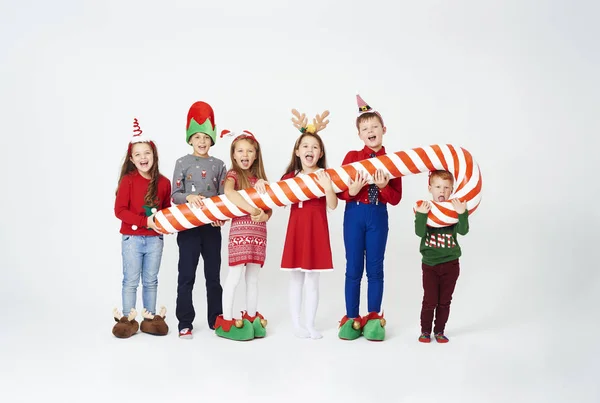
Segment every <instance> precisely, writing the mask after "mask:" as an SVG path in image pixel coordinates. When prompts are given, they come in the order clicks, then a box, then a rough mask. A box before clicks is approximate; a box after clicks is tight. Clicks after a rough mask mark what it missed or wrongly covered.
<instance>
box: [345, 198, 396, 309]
mask: <svg viewBox="0 0 600 403" xmlns="http://www.w3.org/2000/svg"><path fill="white" fill-rule="evenodd" d="M388 229H389V227H388V212H387V205H386V204H384V203H379V204H363V203H357V202H347V203H346V210H345V211H344V245H345V247H346V285H345V295H346V315H347V316H348V317H349V318H356V317H357V316H358V315H359V308H360V282H361V279H362V276H363V272H364V270H365V262H366V267H367V281H368V288H367V307H368V310H369V312H380V311H381V300H382V299H383V258H384V255H385V246H386V244H387V237H388Z"/></svg>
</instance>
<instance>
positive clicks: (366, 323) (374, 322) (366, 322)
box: [362, 312, 386, 341]
mask: <svg viewBox="0 0 600 403" xmlns="http://www.w3.org/2000/svg"><path fill="white" fill-rule="evenodd" d="M385 324H386V321H385V319H384V318H383V313H382V314H381V315H379V313H377V312H369V314H368V315H367V316H363V318H362V328H363V336H365V339H367V340H371V341H383V339H385Z"/></svg>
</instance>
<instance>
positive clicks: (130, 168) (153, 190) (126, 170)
mask: <svg viewBox="0 0 600 403" xmlns="http://www.w3.org/2000/svg"><path fill="white" fill-rule="evenodd" d="M144 143H146V144H149V145H150V148H151V149H152V156H153V163H152V168H150V183H149V184H148V190H147V191H146V196H144V203H146V206H155V205H156V204H157V202H158V201H157V200H156V197H157V194H158V178H159V177H160V171H159V170H158V151H156V145H154V142H152V141H148V142H144ZM134 144H138V143H129V147H127V154H126V155H125V160H124V161H123V165H122V166H121V175H120V176H119V182H118V183H117V191H118V190H119V185H120V184H121V180H123V177H124V176H125V175H129V174H130V173H131V172H134V171H135V170H137V168H136V167H135V165H134V164H133V162H131V150H132V149H133V146H134ZM115 193H116V192H115Z"/></svg>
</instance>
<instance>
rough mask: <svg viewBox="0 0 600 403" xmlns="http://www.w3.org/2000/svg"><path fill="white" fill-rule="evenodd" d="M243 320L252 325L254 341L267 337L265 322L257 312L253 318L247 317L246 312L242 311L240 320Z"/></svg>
mask: <svg viewBox="0 0 600 403" xmlns="http://www.w3.org/2000/svg"><path fill="white" fill-rule="evenodd" d="M244 319H245V320H247V321H248V322H250V323H251V324H252V327H253V328H254V338H255V339H260V338H262V337H265V336H266V335H267V329H266V327H267V320H266V319H265V317H264V316H262V315H261V314H260V313H259V312H256V315H254V316H250V315H248V311H244V312H243V315H242V320H244Z"/></svg>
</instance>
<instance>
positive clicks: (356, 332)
mask: <svg viewBox="0 0 600 403" xmlns="http://www.w3.org/2000/svg"><path fill="white" fill-rule="evenodd" d="M361 327H362V321H361V318H360V316H359V317H357V318H354V319H350V318H349V317H348V316H346V315H344V317H343V318H342V320H341V321H340V330H339V332H338V337H339V338H340V339H342V340H356V339H358V338H359V337H360V333H361Z"/></svg>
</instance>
